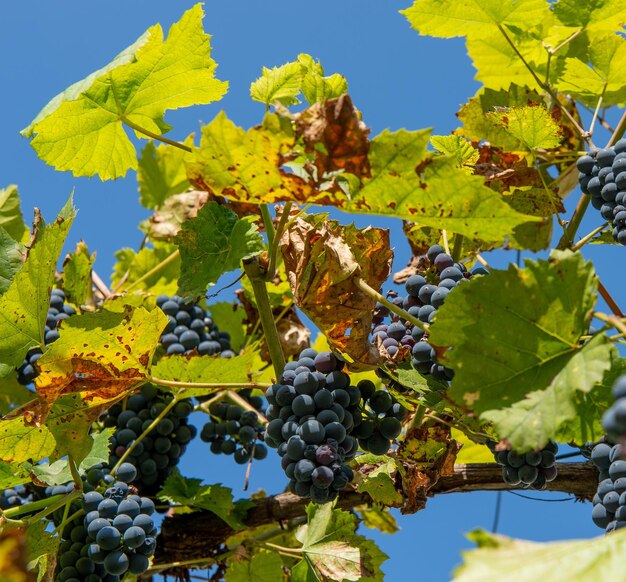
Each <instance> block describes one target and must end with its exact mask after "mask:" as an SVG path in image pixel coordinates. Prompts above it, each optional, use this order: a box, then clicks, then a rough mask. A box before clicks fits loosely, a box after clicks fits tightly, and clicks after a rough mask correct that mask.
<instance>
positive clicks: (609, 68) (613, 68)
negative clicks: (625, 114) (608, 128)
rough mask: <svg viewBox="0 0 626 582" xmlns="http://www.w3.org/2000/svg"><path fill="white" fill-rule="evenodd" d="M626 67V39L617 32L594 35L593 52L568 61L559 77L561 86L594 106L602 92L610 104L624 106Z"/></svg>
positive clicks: (591, 50) (563, 89)
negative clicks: (616, 33) (625, 70)
mask: <svg viewBox="0 0 626 582" xmlns="http://www.w3.org/2000/svg"><path fill="white" fill-rule="evenodd" d="M587 63H589V64H587ZM624 67H626V40H625V39H624V38H622V37H621V36H618V35H615V34H598V35H594V37H593V42H590V45H589V55H588V56H586V57H585V59H584V60H581V59H578V58H568V59H566V60H565V70H564V71H563V73H562V74H561V75H560V77H559V80H558V82H557V88H558V89H559V91H562V92H563V93H569V94H570V95H572V96H573V97H575V98H578V99H580V100H581V101H582V102H583V103H585V104H587V105H590V106H594V107H595V105H596V103H597V101H598V96H599V95H602V96H603V103H604V104H606V105H623V104H624V103H626V82H625V81H624V76H623V75H622V71H623V70H624Z"/></svg>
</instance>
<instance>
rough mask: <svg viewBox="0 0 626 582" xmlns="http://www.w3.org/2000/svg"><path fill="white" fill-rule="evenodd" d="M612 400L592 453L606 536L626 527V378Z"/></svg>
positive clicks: (597, 508)
mask: <svg viewBox="0 0 626 582" xmlns="http://www.w3.org/2000/svg"><path fill="white" fill-rule="evenodd" d="M622 141H623V140H622ZM618 143H619V142H618ZM613 397H614V398H615V402H614V403H613V405H612V406H611V407H610V408H609V409H608V410H607V411H606V412H605V413H604V416H603V417H602V426H603V427H604V430H605V431H606V432H607V436H606V437H605V438H604V439H602V440H601V441H600V442H598V443H595V444H594V446H593V449H592V450H591V460H592V461H593V463H594V465H595V466H596V467H597V468H598V471H599V475H598V489H597V491H596V494H595V495H594V497H593V510H592V512H591V519H592V520H593V523H595V524H596V525H597V526H598V527H601V528H603V529H604V530H605V531H606V532H607V533H608V532H611V531H613V530H615V529H621V528H622V527H624V526H626V460H624V456H625V455H624V453H626V450H624V448H623V445H622V443H621V442H620V441H622V440H623V438H624V436H625V435H626V374H624V375H622V376H620V377H619V378H617V380H616V381H615V383H614V384H613ZM613 443H617V444H613Z"/></svg>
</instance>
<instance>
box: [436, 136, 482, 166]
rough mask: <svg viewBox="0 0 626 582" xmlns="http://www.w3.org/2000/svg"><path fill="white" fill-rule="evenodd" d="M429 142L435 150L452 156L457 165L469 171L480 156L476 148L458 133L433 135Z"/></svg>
mask: <svg viewBox="0 0 626 582" xmlns="http://www.w3.org/2000/svg"><path fill="white" fill-rule="evenodd" d="M430 143H431V145H432V146H433V147H434V148H435V149H436V150H437V151H439V152H441V153H442V154H445V155H447V156H450V157H452V158H454V160H455V162H456V166H457V167H459V168H463V167H465V168H467V171H469V172H471V171H472V170H471V166H473V165H474V164H475V163H476V162H477V161H478V158H479V156H480V154H479V153H478V151H477V150H476V148H475V147H474V146H473V145H472V144H471V143H470V142H469V141H467V140H466V139H463V138H462V137H461V136H459V135H433V136H432V137H431V138H430Z"/></svg>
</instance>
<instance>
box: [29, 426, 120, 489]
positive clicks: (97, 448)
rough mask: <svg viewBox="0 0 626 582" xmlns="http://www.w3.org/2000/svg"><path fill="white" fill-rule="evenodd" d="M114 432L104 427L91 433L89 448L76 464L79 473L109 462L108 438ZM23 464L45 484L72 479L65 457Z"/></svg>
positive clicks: (55, 483) (58, 483)
mask: <svg viewBox="0 0 626 582" xmlns="http://www.w3.org/2000/svg"><path fill="white" fill-rule="evenodd" d="M114 432H115V429H113V428H105V429H103V430H102V431H101V432H98V433H95V434H94V435H93V443H91V450H90V451H89V453H88V454H87V456H86V457H85V458H84V459H83V460H82V461H81V463H80V465H79V466H78V470H79V472H80V473H81V474H82V473H86V472H87V471H88V470H89V469H90V468H91V467H93V466H94V465H97V464H100V463H104V464H106V463H108V462H109V448H110V446H111V443H110V439H111V437H112V436H113V433H114ZM24 465H29V471H30V474H32V475H34V476H35V477H37V480H38V481H41V482H43V483H45V484H46V485H63V483H67V482H68V481H71V480H72V479H73V477H72V472H71V470H70V466H69V463H68V461H67V459H60V460H58V461H55V462H54V463H39V464H38V465H30V464H27V463H24V464H23V466H24Z"/></svg>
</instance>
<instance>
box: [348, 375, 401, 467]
mask: <svg viewBox="0 0 626 582" xmlns="http://www.w3.org/2000/svg"><path fill="white" fill-rule="evenodd" d="M357 388H358V389H359V391H360V392H361V398H362V400H363V406H362V409H361V414H362V420H361V422H360V423H359V426H357V427H356V428H355V429H354V435H355V436H356V437H357V439H358V442H359V446H360V447H361V448H362V449H363V450H364V451H369V452H370V453H374V454H375V455H384V454H386V453H387V451H389V447H391V443H392V441H393V440H394V439H395V438H396V437H398V435H399V434H400V433H401V432H402V424H401V421H402V420H404V419H405V418H406V415H407V412H408V411H407V410H406V408H404V407H403V406H402V405H401V404H400V403H399V402H396V399H395V398H394V397H393V396H392V395H391V394H389V392H387V391H386V390H376V386H375V385H374V383H373V382H372V381H371V380H361V381H360V382H359V383H358V384H357Z"/></svg>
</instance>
